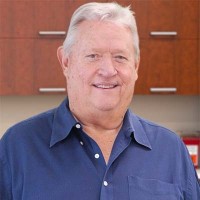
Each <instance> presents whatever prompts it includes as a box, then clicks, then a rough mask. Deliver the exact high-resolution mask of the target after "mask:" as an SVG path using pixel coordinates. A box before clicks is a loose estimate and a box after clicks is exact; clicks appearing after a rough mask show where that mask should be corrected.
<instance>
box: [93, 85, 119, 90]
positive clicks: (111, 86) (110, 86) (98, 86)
mask: <svg viewBox="0 0 200 200" xmlns="http://www.w3.org/2000/svg"><path fill="white" fill-rule="evenodd" d="M93 86H94V87H96V88H99V89H113V88H116V87H117V86H118V85H117V84H93Z"/></svg>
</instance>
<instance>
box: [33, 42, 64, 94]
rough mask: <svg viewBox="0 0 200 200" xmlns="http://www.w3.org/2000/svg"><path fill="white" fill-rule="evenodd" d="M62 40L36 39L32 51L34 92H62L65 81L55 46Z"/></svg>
mask: <svg viewBox="0 0 200 200" xmlns="http://www.w3.org/2000/svg"><path fill="white" fill-rule="evenodd" d="M62 42H63V40H52V39H46V40H37V43H36V44H35V48H36V49H35V52H34V60H33V62H34V92H35V93H36V94H42V93H46V92H52V91H53V92H56V93H58V92H59V90H60V89H61V90H62V91H63V92H65V91H64V89H65V88H66V82H65V78H64V75H63V73H62V69H61V66H60V64H59V61H58V59H57V48H58V47H59V46H60V45H61V44H62Z"/></svg>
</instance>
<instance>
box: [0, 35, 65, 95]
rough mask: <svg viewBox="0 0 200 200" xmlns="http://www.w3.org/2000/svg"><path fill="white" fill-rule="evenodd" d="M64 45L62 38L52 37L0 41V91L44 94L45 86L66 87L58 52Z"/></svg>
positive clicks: (20, 93)
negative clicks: (54, 38) (55, 38)
mask: <svg viewBox="0 0 200 200" xmlns="http://www.w3.org/2000/svg"><path fill="white" fill-rule="evenodd" d="M61 44H62V40H52V39H46V40H35V39H15V40H13V39H4V40H0V45H1V48H2V51H1V59H0V66H1V68H0V69H1V73H0V94H1V95H14V94H15V95H18V94H19V95H29V94H41V93H42V91H41V92H40V89H41V88H45V89H49V88H54V89H57V88H65V79H64V75H63V74H62V70H61V67H60V64H59V62H58V60H57V55H56V51H57V48H58V47H59V46H60V45H61ZM55 91H56V90H55Z"/></svg>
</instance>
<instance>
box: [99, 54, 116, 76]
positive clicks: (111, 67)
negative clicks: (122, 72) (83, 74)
mask: <svg viewBox="0 0 200 200" xmlns="http://www.w3.org/2000/svg"><path fill="white" fill-rule="evenodd" d="M98 74H99V75H101V76H104V77H112V76H115V75H116V74H117V70H116V68H115V64H114V61H113V60H112V57H111V56H105V57H103V58H102V62H101V64H100V66H99V70H98Z"/></svg>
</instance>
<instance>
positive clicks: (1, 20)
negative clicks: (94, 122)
mask: <svg viewBox="0 0 200 200" xmlns="http://www.w3.org/2000/svg"><path fill="white" fill-rule="evenodd" d="M91 1H92V0H91ZM91 1H90V0H59V1H55V0H45V1H43V0H38V1H35V0H29V1H27V0H15V1H10V0H1V1H0V27H1V28H0V95H32V94H42V91H45V90H42V89H48V88H53V89H56V88H57V89H58V88H59V89H60V88H61V89H64V88H65V79H64V76H63V74H62V70H61V67H60V65H59V63H58V60H57V56H56V50H57V48H58V47H59V46H60V45H61V44H62V43H63V41H64V38H65V32H66V31H67V28H68V25H69V21H70V18H71V15H72V13H73V11H74V10H75V9H76V8H77V7H78V6H80V5H81V4H83V3H86V2H91ZM107 1H109V0H101V2H107ZM118 2H119V3H121V4H122V5H126V6H128V5H131V7H132V8H133V10H134V11H135V17H136V20H137V25H138V31H139V36H140V49H141V62H140V69H139V79H138V81H137V84H136V89H135V93H136V94H152V93H153V94H154V93H155V94H161V93H162V94H163V92H159V90H157V89H160V90H161V91H162V90H163V89H166V88H168V89H172V91H171V92H167V93H166V92H164V94H168V93H170V94H183V95H196V94H199V73H200V71H199V68H200V66H199V64H200V61H199V59H200V58H199V57H200V56H199V53H200V50H199V49H200V46H199V35H200V32H199V29H200V28H199V24H200V14H199V10H200V1H199V0H173V1H171V0H119V1H118ZM52 31H56V34H53V32H52ZM60 31H61V32H60ZM173 89H175V90H173ZM56 94H57V93H56Z"/></svg>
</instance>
